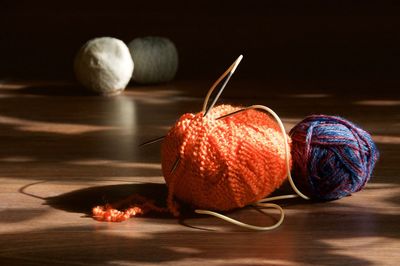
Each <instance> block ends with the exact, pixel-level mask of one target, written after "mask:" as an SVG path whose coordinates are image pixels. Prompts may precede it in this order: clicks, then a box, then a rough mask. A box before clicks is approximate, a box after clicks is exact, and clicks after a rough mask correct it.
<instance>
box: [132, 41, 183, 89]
mask: <svg viewBox="0 0 400 266" xmlns="http://www.w3.org/2000/svg"><path fill="white" fill-rule="evenodd" d="M128 47H129V50H130V52H131V55H132V59H133V62H134V63H135V70H134V71H133V76H132V80H134V81H135V82H138V83H142V84H150V83H162V82H168V81H171V80H172V79H173V78H174V77H175V74H176V71H177V70H178V51H177V50H176V47H175V45H174V43H173V42H172V41H171V40H169V39H167V38H163V37H155V36H148V37H143V38H136V39H134V40H133V41H131V42H130V43H129V44H128Z"/></svg>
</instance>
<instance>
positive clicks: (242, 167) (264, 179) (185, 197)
mask: <svg viewBox="0 0 400 266" xmlns="http://www.w3.org/2000/svg"><path fill="white" fill-rule="evenodd" d="M239 109H241V108H239V107H233V106H230V105H220V106H218V107H215V108H213V109H212V110H211V111H210V112H209V113H208V114H207V116H206V117H204V116H203V115H204V114H203V113H202V112H201V113H197V114H191V113H188V114H184V115H183V116H182V117H181V118H180V119H179V120H178V121H177V123H176V124H175V125H174V126H173V127H172V128H171V130H170V131H169V133H168V134H167V136H166V137H165V139H164V142H163V144H162V150H161V153H162V171H163V174H164V178H165V181H166V183H167V185H168V189H169V193H170V194H171V195H173V196H175V197H177V198H178V199H180V200H182V201H184V202H186V203H189V204H191V205H192V206H193V207H195V208H202V209H209V210H217V211H226V210H231V209H235V208H239V207H243V206H246V205H248V204H250V203H253V202H256V201H258V200H260V199H262V198H264V197H265V196H267V195H269V194H270V193H272V192H273V191H274V190H275V189H277V188H278V187H279V186H280V185H281V184H282V183H283V181H284V180H285V178H286V176H287V169H286V168H287V167H286V159H285V158H286V157H285V156H286V154H285V142H284V138H283V136H282V132H281V130H280V128H279V126H278V124H277V122H275V120H273V119H272V118H271V117H269V116H268V115H267V114H266V113H264V112H261V111H256V110H246V111H243V112H239V113H237V114H234V115H232V116H228V117H225V118H222V119H217V118H219V117H221V116H223V115H226V114H229V113H232V112H234V111H237V110H239ZM288 139H289V137H288ZM178 158H179V159H180V160H179V164H178V165H177V167H176V168H175V170H174V171H172V172H171V170H172V168H173V167H174V164H175V162H176V160H177V159H178ZM171 198H172V197H171Z"/></svg>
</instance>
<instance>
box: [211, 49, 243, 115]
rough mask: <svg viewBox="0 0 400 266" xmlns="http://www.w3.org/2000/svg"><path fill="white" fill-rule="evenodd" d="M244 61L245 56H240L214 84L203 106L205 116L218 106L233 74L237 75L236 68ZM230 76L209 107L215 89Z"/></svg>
mask: <svg viewBox="0 0 400 266" xmlns="http://www.w3.org/2000/svg"><path fill="white" fill-rule="evenodd" d="M242 59H243V55H239V57H238V58H237V59H236V60H235V62H233V64H232V65H231V66H230V67H229V68H228V69H227V70H226V71H225V72H224V73H223V74H222V75H221V76H220V77H219V78H218V79H217V80H216V81H215V82H214V84H213V85H212V86H211V88H210V89H209V90H208V92H207V95H206V98H205V99H204V104H203V112H204V116H206V115H207V114H208V112H209V111H210V110H211V109H212V108H213V107H214V105H215V104H216V102H217V101H218V99H219V97H220V96H221V94H222V91H223V90H224V89H225V86H226V84H228V82H229V80H230V79H231V77H232V75H233V73H235V70H236V68H237V67H238V65H239V64H240V62H241V61H242ZM227 75H228V77H227V78H226V79H225V81H224V83H223V84H222V86H221V88H220V89H219V90H218V93H217V95H216V96H215V98H214V100H213V101H212V103H211V104H210V106H209V107H207V105H208V101H209V99H210V96H211V94H212V93H213V91H214V90H215V88H216V87H217V86H218V84H219V83H221V81H222V80H223V79H224V78H225V77H226V76H227Z"/></svg>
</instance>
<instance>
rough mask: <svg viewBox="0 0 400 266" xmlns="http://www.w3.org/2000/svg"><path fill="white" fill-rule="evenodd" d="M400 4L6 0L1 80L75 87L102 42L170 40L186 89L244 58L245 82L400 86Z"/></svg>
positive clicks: (1, 11) (0, 20) (0, 5)
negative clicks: (77, 63)
mask: <svg viewBox="0 0 400 266" xmlns="http://www.w3.org/2000/svg"><path fill="white" fill-rule="evenodd" d="M399 15H400V1H392V2H391V1H298V0H296V1H295V0H293V1H236V2H235V1H185V2H184V1H175V2H174V1H136V0H132V1H79V2H74V1H50V0H46V1H15V0H0V32H1V36H0V78H3V79H4V78H16V79H54V80H56V79H67V80H70V79H71V80H72V79H73V78H74V77H73V73H72V60H73V57H74V54H75V53H76V51H77V50H78V49H79V47H80V46H81V45H82V44H83V43H85V42H86V41H87V40H89V39H91V38H93V37H100V36H112V37H116V38H119V39H122V40H123V41H125V42H129V41H131V40H132V39H133V38H135V37H141V36H147V35H160V36H165V37H169V38H170V39H171V40H173V41H174V42H175V44H176V46H177V48H178V51H179V55H180V69H179V72H178V76H177V79H197V78H207V79H209V78H215V77H216V76H217V75H219V74H220V72H221V71H222V70H223V69H225V67H227V66H228V65H230V63H231V62H232V61H233V60H234V59H235V58H236V57H237V56H238V55H239V54H240V53H243V54H244V56H245V60H244V61H243V63H242V64H241V67H240V72H239V73H238V74H237V76H238V78H243V79H247V78H251V79H271V80H280V79H281V80H364V81H365V80H370V81H382V82H386V83H400V82H397V79H398V73H399V71H400V64H399V59H400V53H399V49H400V19H399Z"/></svg>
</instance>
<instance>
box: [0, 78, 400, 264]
mask: <svg viewBox="0 0 400 266" xmlns="http://www.w3.org/2000/svg"><path fill="white" fill-rule="evenodd" d="M210 83H211V82H208V81H196V82H194V81H180V82H175V83H171V84H167V85H160V86H151V87H150V86H149V87H140V86H132V87H129V88H128V89H127V91H126V92H125V93H124V94H123V95H120V96H117V97H113V98H104V97H97V96H93V95H88V94H86V93H85V92H84V91H82V90H81V89H80V88H79V87H78V86H76V85H75V84H72V83H71V84H66V83H62V82H59V83H54V82H53V83H47V82H8V83H2V84H0V182H1V185H0V225H1V226H0V264H1V265H159V264H163V265H207V264H208V265H397V264H398V261H399V259H400V255H399V254H400V253H399V251H400V226H399V218H400V206H399V205H400V197H399V193H400V178H399V172H400V165H399V159H400V156H399V151H400V95H399V94H398V93H396V92H395V91H394V90H392V89H389V90H385V88H379V87H377V88H376V89H375V90H372V91H369V92H368V91H365V90H360V89H349V87H351V84H350V85H349V84H347V86H346V87H337V86H336V85H335V84H334V83H332V85H331V87H329V88H326V87H325V88H321V87H318V84H317V85H315V84H314V85H313V84H312V83H308V85H307V84H290V82H282V83H276V84H268V83H265V82H260V81H254V80H253V81H239V80H233V81H231V83H230V84H229V86H228V88H227V90H226V91H225V92H224V94H223V96H222V99H221V102H225V103H234V104H241V105H249V104H263V105H267V106H269V107H271V108H273V109H274V110H275V111H276V112H277V113H278V114H279V115H280V116H281V117H282V119H283V121H284V123H285V126H286V127H287V129H290V128H291V127H292V126H293V125H294V124H295V123H297V122H298V121H299V120H300V119H302V118H303V117H304V116H306V115H308V114H311V113H326V114H334V115H341V116H343V117H346V118H348V119H350V120H352V121H354V122H356V123H358V124H359V125H360V126H362V127H363V128H365V129H367V130H369V131H370V132H371V133H372V134H373V135H374V139H375V141H376V142H377V144H378V147H379V149H380V151H381V159H380V161H379V163H378V164H377V167H376V170H375V172H374V177H373V178H372V180H371V182H370V183H369V184H368V186H367V187H366V189H364V190H363V191H361V192H359V193H356V194H354V195H353V196H351V197H347V198H344V199H341V200H338V201H333V202H327V203H311V202H307V201H303V200H288V201H283V202H281V203H280V204H282V206H283V207H284V209H285V212H286V219H285V221H284V223H283V225H282V226H281V227H279V228H278V229H277V230H274V231H271V232H262V233H260V232H252V231H246V230H242V229H240V228H237V227H235V226H232V225H229V224H226V223H224V222H222V221H219V220H217V219H215V218H208V217H203V216H196V215H193V214H190V213H187V214H185V216H184V217H182V219H181V220H178V219H175V218H171V217H161V216H157V215H156V216H154V217H144V218H135V219H130V220H129V221H127V222H123V223H117V224H108V223H101V222H96V221H94V220H93V219H91V218H90V217H88V216H87V214H88V213H89V212H90V209H91V207H92V206H94V205H96V204H103V203H105V202H112V201H114V200H117V199H121V198H123V197H124V196H127V195H129V194H131V193H135V192H138V193H141V194H144V195H146V196H148V197H152V198H154V199H155V200H157V201H158V202H159V203H160V204H162V203H164V198H165V194H166V188H165V185H164V181H163V178H162V176H161V169H160V153H159V144H153V145H149V146H147V147H144V148H138V144H140V143H141V142H143V141H145V140H148V139H151V138H154V137H157V136H161V135H163V134H165V132H166V131H167V130H168V128H169V127H170V126H171V125H172V124H173V123H174V122H175V120H176V119H177V118H178V117H179V116H180V115H181V114H183V113H185V112H194V111H199V110H200V109H201V106H202V97H203V96H204V95H205V93H206V90H207V88H208V86H209V85H210ZM365 85H366V86H371V85H370V84H365ZM289 191H290V189H289V188H288V187H287V186H284V187H282V189H280V190H279V191H278V192H277V194H283V193H286V192H289ZM230 215H231V216H232V217H234V218H237V219H241V220H243V221H246V222H249V223H253V224H258V225H262V224H272V223H273V222H274V221H275V220H276V219H277V217H278V215H277V213H275V212H273V211H271V215H270V216H269V215H267V216H262V215H260V214H259V213H258V212H257V211H256V210H254V209H251V208H245V209H242V210H237V211H234V212H232V213H230Z"/></svg>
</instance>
